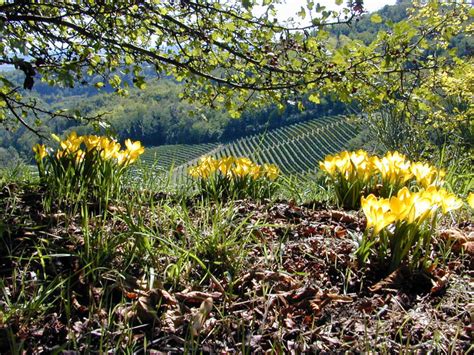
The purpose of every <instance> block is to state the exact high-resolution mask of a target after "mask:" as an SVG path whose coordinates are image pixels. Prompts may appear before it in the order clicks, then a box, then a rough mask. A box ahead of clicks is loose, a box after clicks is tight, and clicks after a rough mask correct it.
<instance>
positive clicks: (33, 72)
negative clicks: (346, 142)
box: [0, 0, 473, 128]
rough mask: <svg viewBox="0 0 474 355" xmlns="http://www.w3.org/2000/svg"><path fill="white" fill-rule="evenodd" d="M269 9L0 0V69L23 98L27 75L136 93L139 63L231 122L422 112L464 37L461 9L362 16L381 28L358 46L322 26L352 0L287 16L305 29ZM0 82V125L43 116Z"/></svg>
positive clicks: (225, 0)
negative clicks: (287, 111) (10, 68)
mask: <svg viewBox="0 0 474 355" xmlns="http://www.w3.org/2000/svg"><path fill="white" fill-rule="evenodd" d="M278 2H280V1H279V0H263V1H258V2H257V1H256V0H242V1H240V2H239V1H230V0H217V1H197V0H195V1H193V0H181V1H177V0H154V1H146V2H142V1H134V2H131V1H94V0H87V1H80V2H76V1H54V2H47V3H40V2H38V3H26V2H6V1H0V36H1V38H2V41H1V42H0V64H12V65H14V66H15V67H16V68H18V69H20V70H21V71H23V73H24V75H25V79H24V83H23V87H24V89H31V88H32V87H33V85H34V84H35V80H37V77H38V76H37V74H39V76H40V77H41V80H43V81H46V82H47V83H49V84H51V85H59V86H65V87H72V86H74V85H77V84H78V83H92V84H94V85H95V86H96V87H98V88H101V87H103V86H105V85H110V86H111V87H112V88H114V89H115V90H116V91H117V92H118V93H121V94H126V90H127V86H128V85H129V84H130V83H133V84H134V85H135V86H137V87H139V88H143V87H144V86H145V85H146V83H145V77H144V75H143V72H142V70H143V65H148V66H152V67H154V68H155V69H156V73H157V74H158V75H161V76H173V77H174V78H176V80H178V81H181V82H183V83H184V84H185V86H184V87H185V89H184V91H183V94H182V96H183V97H185V98H187V99H190V100H191V101H194V102H197V103H199V104H205V105H210V106H219V107H224V108H225V109H227V110H228V111H229V112H230V114H231V115H232V116H235V117H237V116H238V115H239V114H240V112H241V111H242V110H243V109H244V108H245V107H249V106H261V105H264V104H267V103H268V102H275V103H277V104H278V105H280V106H281V107H282V106H283V104H284V103H285V102H286V100H288V99H290V98H291V99H293V100H294V99H295V98H296V102H299V106H300V107H302V100H301V98H302V96H303V95H308V97H309V100H310V101H312V102H315V103H318V102H319V100H320V97H321V95H323V94H333V95H336V96H337V97H338V98H339V99H341V100H343V101H352V100H357V101H358V102H360V103H362V104H363V105H364V107H365V108H366V109H367V110H368V112H375V111H377V110H379V109H380V108H382V107H385V106H386V105H392V106H393V107H394V109H395V110H398V111H400V112H408V113H410V112H411V111H413V112H414V111H416V110H431V109H432V107H431V106H430V104H429V103H426V102H423V100H420V99H419V97H420V95H423V92H420V91H419V90H418V89H417V88H418V87H420V83H422V82H425V80H426V78H433V77H437V76H438V73H440V72H442V73H443V75H445V74H444V73H446V75H448V76H449V70H450V69H449V68H450V67H453V66H455V65H458V64H457V63H456V62H455V61H454V60H453V58H454V57H455V52H454V51H452V50H450V49H449V48H448V46H449V42H450V40H451V38H453V36H456V35H458V34H461V33H468V34H469V33H472V21H470V18H471V17H472V15H473V10H472V8H471V7H470V6H468V5H461V4H451V5H449V4H448V5H447V4H440V3H438V1H429V2H428V4H426V5H419V4H416V3H415V4H414V5H413V10H412V12H411V14H410V16H409V17H408V18H407V19H405V20H403V21H401V22H399V23H391V22H390V21H385V20H384V19H383V18H382V17H381V16H380V15H372V16H371V20H372V21H373V22H374V23H382V24H383V25H384V28H385V30H382V31H380V32H379V33H378V35H377V36H376V38H375V39H374V40H373V41H372V42H371V43H369V44H368V45H366V44H364V43H363V42H362V41H359V40H352V39H347V40H346V41H345V42H344V43H335V41H334V40H333V38H332V37H331V35H330V33H329V28H330V26H331V25H334V24H336V23H347V24H348V25H350V24H351V23H352V22H353V20H354V19H355V18H357V17H358V16H360V15H361V14H362V11H363V7H362V6H363V3H362V1H350V2H349V4H348V5H349V6H348V8H346V9H344V10H343V11H342V12H340V13H337V12H333V11H328V10H327V9H326V8H325V7H324V6H321V5H319V4H315V2H314V1H312V0H308V1H307V4H306V6H305V7H303V8H302V9H301V11H300V12H299V16H300V17H301V18H307V19H308V18H311V19H312V20H311V21H310V22H309V23H308V24H307V25H298V24H297V23H296V22H291V21H290V22H285V23H281V22H280V21H278V20H277V18H276V12H275V3H278ZM336 2H337V3H341V1H336ZM257 3H258V5H262V4H263V9H264V10H265V11H259V13H261V15H255V13H256V11H253V10H254V9H255V7H256V5H257ZM428 50H429V53H432V54H430V55H427V53H428ZM441 52H442V53H443V55H439V54H440V53H441ZM124 75H126V76H128V77H129V78H131V79H130V81H126V80H124V79H123V78H124ZM0 82H1V86H0V121H2V122H4V123H7V124H8V123H11V122H14V121H15V122H18V121H20V122H22V123H23V124H25V125H28V122H31V120H30V121H27V120H26V118H27V116H28V115H33V117H36V118H37V119H40V118H41V117H42V115H44V114H47V112H44V111H42V110H41V109H40V108H39V107H38V105H36V104H35V102H34V101H33V102H32V101H27V100H25V98H24V96H23V95H22V91H21V90H20V89H19V88H18V87H15V85H14V84H13V83H11V82H9V81H8V80H7V79H6V78H4V77H3V76H1V74H0ZM445 82H446V84H447V85H448V86H449V87H452V86H453V85H455V84H456V83H455V82H453V81H450V80H444V79H442V80H439V82H438V83H437V84H443V83H445ZM432 83H433V81H432V80H431V81H430V83H429V84H428V85H427V86H426V87H427V90H428V88H430V87H431V84H432ZM448 90H449V92H450V93H451V94H452V95H455V96H459V95H458V94H457V93H456V92H454V91H453V89H449V88H448ZM431 92H433V91H431ZM56 114H61V115H65V116H67V117H69V116H68V115H67V114H66V113H56ZM437 115H438V116H439V114H437ZM30 128H31V127H30Z"/></svg>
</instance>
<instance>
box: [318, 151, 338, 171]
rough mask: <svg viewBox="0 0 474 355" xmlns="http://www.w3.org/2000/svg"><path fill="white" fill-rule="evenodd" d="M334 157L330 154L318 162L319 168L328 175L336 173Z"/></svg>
mask: <svg viewBox="0 0 474 355" xmlns="http://www.w3.org/2000/svg"><path fill="white" fill-rule="evenodd" d="M335 160H336V158H335V157H334V156H332V155H328V156H327V157H326V158H325V159H324V161H322V162H319V168H320V169H321V170H323V171H325V172H327V173H328V174H329V175H331V176H333V175H334V174H335V173H336V164H335Z"/></svg>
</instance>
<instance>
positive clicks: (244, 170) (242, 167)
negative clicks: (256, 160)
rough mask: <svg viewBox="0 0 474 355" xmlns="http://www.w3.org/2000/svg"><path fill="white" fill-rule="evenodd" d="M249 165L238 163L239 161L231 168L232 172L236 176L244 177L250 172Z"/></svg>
mask: <svg viewBox="0 0 474 355" xmlns="http://www.w3.org/2000/svg"><path fill="white" fill-rule="evenodd" d="M250 168H251V165H247V164H240V163H239V162H238V163H237V164H236V166H235V167H234V168H233V169H232V173H233V175H235V176H238V177H245V176H247V175H248V174H249V173H250Z"/></svg>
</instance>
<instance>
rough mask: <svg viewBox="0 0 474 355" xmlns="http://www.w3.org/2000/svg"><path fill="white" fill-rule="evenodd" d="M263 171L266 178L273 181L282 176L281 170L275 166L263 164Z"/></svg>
mask: <svg viewBox="0 0 474 355" xmlns="http://www.w3.org/2000/svg"><path fill="white" fill-rule="evenodd" d="M263 171H264V173H265V176H266V177H267V178H269V179H270V180H272V181H273V180H276V178H277V177H278V175H280V169H278V167H277V166H276V165H275V164H263Z"/></svg>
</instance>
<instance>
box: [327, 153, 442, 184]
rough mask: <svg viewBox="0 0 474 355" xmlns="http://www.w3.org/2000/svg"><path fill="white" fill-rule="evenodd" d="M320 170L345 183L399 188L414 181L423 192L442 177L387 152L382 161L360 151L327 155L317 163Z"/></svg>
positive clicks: (423, 165) (426, 166) (427, 165)
mask: <svg viewBox="0 0 474 355" xmlns="http://www.w3.org/2000/svg"><path fill="white" fill-rule="evenodd" d="M319 166H320V168H321V170H323V171H325V172H326V173H328V174H329V175H330V176H331V177H342V178H344V179H345V180H347V181H355V180H359V181H363V182H367V181H369V180H370V179H371V178H374V182H376V181H377V180H378V179H377V177H378V176H380V178H381V179H380V180H381V181H378V182H380V183H381V184H390V185H403V184H405V183H407V182H408V181H409V180H410V179H412V178H414V179H415V180H416V181H417V183H418V184H420V185H421V186H422V187H424V188H427V187H428V186H431V185H440V184H441V183H442V179H443V177H444V175H445V173H444V171H442V170H438V169H436V168H434V167H432V166H431V165H429V164H424V163H421V162H414V163H413V162H410V161H409V160H408V159H407V158H406V157H405V156H404V155H403V154H400V153H398V152H388V153H387V154H385V156H383V157H382V158H379V157H378V156H370V155H369V154H368V153H367V152H366V151H364V150H358V151H356V152H347V151H344V152H341V153H339V154H336V155H329V156H327V157H326V158H325V160H324V161H323V162H320V163H319Z"/></svg>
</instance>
